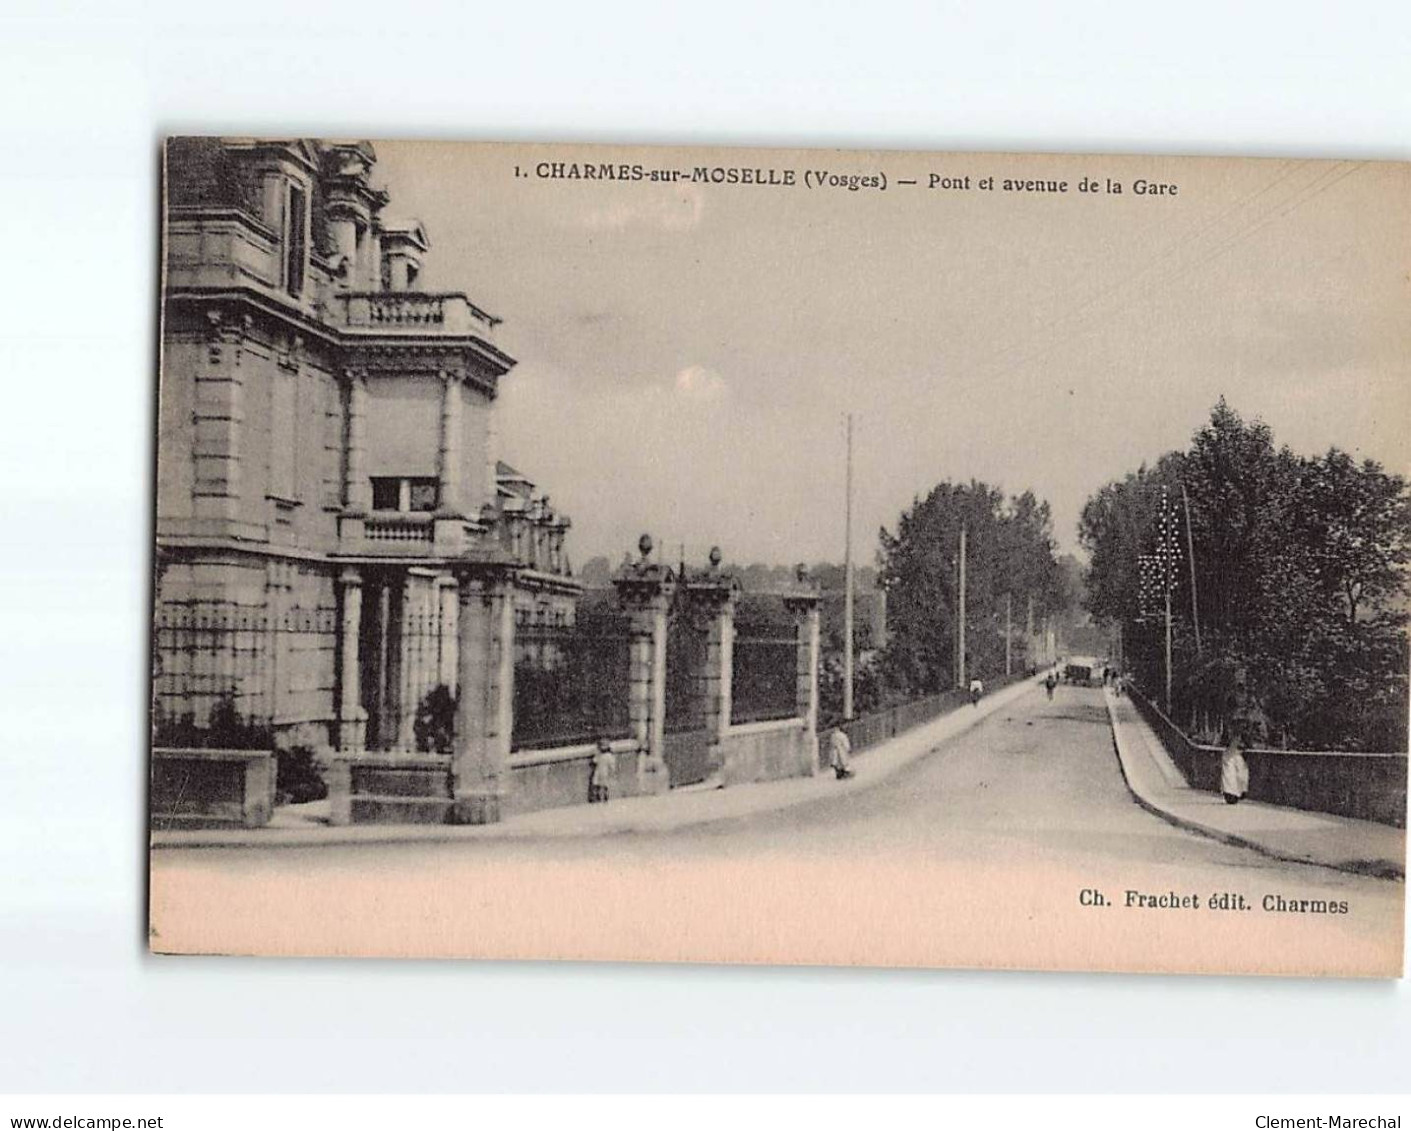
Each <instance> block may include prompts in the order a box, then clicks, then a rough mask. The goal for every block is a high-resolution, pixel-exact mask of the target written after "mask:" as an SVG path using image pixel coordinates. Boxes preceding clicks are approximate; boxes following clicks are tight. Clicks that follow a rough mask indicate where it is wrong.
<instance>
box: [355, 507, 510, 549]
mask: <svg viewBox="0 0 1411 1131" xmlns="http://www.w3.org/2000/svg"><path fill="white" fill-rule="evenodd" d="M485 537H486V528H485V525H484V524H483V523H481V522H477V521H476V520H475V519H469V518H462V517H459V516H456V515H441V514H431V513H429V512H423V511H371V512H369V513H367V514H343V515H341V516H339V519H338V550H339V555H340V556H346V557H360V558H389V559H406V558H428V559H430V558H454V557H459V556H461V555H463V554H465V553H467V552H468V551H471V550H474V549H477V548H480V547H483V545H484V543H485Z"/></svg>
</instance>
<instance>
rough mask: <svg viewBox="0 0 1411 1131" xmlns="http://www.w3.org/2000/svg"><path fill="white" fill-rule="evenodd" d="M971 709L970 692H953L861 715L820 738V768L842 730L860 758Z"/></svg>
mask: <svg viewBox="0 0 1411 1131" xmlns="http://www.w3.org/2000/svg"><path fill="white" fill-rule="evenodd" d="M1036 670H1037V669H1033V668H1030V669H1026V670H1025V671H1022V672H1018V673H1016V674H1015V675H1010V676H999V677H997V678H995V679H994V680H992V681H990V682H987V683H986V685H985V695H986V696H989V695H993V694H994V693H995V692H996V691H999V690H1000V689H1001V688H1005V687H1008V686H1010V685H1011V684H1014V683H1019V682H1021V681H1022V680H1026V679H1032V678H1033V677H1034V674H1035V671H1036ZM968 706H970V692H969V691H963V690H961V689H960V688H955V689H952V690H950V691H942V692H941V693H940V694H938V695H928V696H926V697H925V698H923V699H912V700H910V701H909V702H906V703H897V704H894V705H893V706H891V707H883V708H882V709H881V710H880V711H872V712H869V713H868V714H866V715H859V716H858V717H857V718H855V719H853V720H852V722H849V723H839V724H836V725H835V726H831V727H828V728H827V729H826V730H824V731H822V732H821V733H820V734H819V736H818V758H819V765H820V766H824V767H826V766H827V765H828V760H829V758H830V757H831V753H830V751H831V743H832V738H833V732H834V731H835V730H838V729H839V728H841V729H842V730H843V731H845V732H846V733H847V736H848V741H849V743H850V744H851V745H852V751H853V753H854V754H860V753H862V752H863V751H865V750H867V749H869V748H870V747H873V746H877V745H879V744H881V743H883V742H886V741H887V740H888V739H890V738H895V737H896V736H897V735H899V734H904V733H905V732H907V731H909V730H911V729H912V728H913V727H918V726H921V725H922V724H923V723H929V722H930V721H931V720H932V719H938V718H940V717H941V716H942V715H945V714H949V713H950V712H951V711H955V710H959V709H960V708H961V707H968Z"/></svg>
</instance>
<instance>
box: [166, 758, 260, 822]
mask: <svg viewBox="0 0 1411 1131" xmlns="http://www.w3.org/2000/svg"><path fill="white" fill-rule="evenodd" d="M274 783H275V761H274V752H273V751H271V750H198V749H187V748H174V747H157V748H155V749H153V751H152V809H151V823H152V827H153V828H154V829H172V828H200V827H221V826H229V825H238V826H240V827H242V828H247V829H255V828H259V827H260V826H261V825H264V824H268V822H269V819H270V816H271V815H272V814H273V813H274Z"/></svg>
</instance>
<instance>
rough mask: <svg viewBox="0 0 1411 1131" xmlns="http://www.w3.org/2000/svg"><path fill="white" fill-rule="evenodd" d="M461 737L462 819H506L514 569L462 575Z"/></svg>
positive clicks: (455, 765) (455, 761) (457, 776)
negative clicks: (504, 813)
mask: <svg viewBox="0 0 1411 1131" xmlns="http://www.w3.org/2000/svg"><path fill="white" fill-rule="evenodd" d="M459 582H460V588H459V590H458V594H459V606H460V607H459V610H458V622H457V634H456V635H457V640H456V649H457V657H456V658H457V667H458V669H459V670H458V673H457V682H458V683H459V684H460V694H459V696H458V698H457V700H456V736H455V742H454V745H453V751H454V753H453V756H452V764H451V781H452V788H453V790H454V794H455V805H454V807H453V809H452V811H451V819H452V822H453V823H454V824H460V825H487V824H493V823H494V822H496V821H498V820H499V819H500V811H501V807H502V803H503V800H504V796H505V793H506V792H507V790H508V788H509V758H510V739H511V735H512V731H513V726H514V600H513V593H514V574H513V570H512V569H510V568H507V567H504V566H493V567H489V568H486V567H481V568H480V569H478V570H476V571H475V572H470V571H467V572H465V573H463V574H462V575H461V576H460V578H459Z"/></svg>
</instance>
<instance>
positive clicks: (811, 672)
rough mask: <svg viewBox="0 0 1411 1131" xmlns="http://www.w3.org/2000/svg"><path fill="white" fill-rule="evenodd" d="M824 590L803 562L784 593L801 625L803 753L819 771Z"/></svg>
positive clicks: (809, 767) (812, 770) (799, 701)
mask: <svg viewBox="0 0 1411 1131" xmlns="http://www.w3.org/2000/svg"><path fill="white" fill-rule="evenodd" d="M820 600H821V594H820V593H819V591H818V587H817V586H816V585H814V584H812V583H810V582H809V580H808V575H807V573H806V571H805V570H804V568H803V566H800V567H799V569H798V579H797V583H796V585H795V587H794V589H793V590H792V591H791V592H790V593H788V594H787V595H786V596H785V597H784V604H785V606H786V607H787V608H788V610H789V612H791V613H792V614H793V615H794V624H795V626H796V627H797V629H798V665H797V669H796V670H797V673H798V675H797V682H796V685H795V686H796V692H795V697H796V698H795V702H796V704H797V706H796V707H795V710H797V712H798V715H799V718H801V719H802V720H803V724H804V754H805V756H806V758H807V760H808V762H807V767H806V770H807V772H808V773H811V774H816V773H817V772H818V659H819V647H820V645H819V621H818V606H819V602H820Z"/></svg>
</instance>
